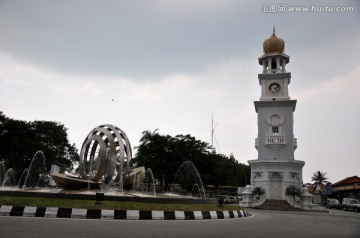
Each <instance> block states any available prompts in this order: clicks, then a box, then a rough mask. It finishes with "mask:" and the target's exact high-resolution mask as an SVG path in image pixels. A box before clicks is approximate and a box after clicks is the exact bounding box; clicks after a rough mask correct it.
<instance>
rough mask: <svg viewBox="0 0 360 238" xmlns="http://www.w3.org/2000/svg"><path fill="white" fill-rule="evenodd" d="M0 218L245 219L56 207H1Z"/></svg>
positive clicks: (242, 213) (237, 214)
mask: <svg viewBox="0 0 360 238" xmlns="http://www.w3.org/2000/svg"><path fill="white" fill-rule="evenodd" d="M0 216H22V217H47V218H74V219H118V220H203V219H231V218H242V217H247V216H249V214H248V213H247V211H246V210H236V211H139V210H105V209H79V208H61V207H60V208H57V207H28V206H5V205H3V206H1V207H0Z"/></svg>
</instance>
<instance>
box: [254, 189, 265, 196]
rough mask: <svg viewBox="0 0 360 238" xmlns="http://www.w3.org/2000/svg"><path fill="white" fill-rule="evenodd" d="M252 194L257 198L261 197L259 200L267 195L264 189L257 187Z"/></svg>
mask: <svg viewBox="0 0 360 238" xmlns="http://www.w3.org/2000/svg"><path fill="white" fill-rule="evenodd" d="M252 194H253V195H254V196H255V197H256V196H259V198H260V197H261V196H262V195H264V194H265V189H263V188H262V187H256V188H254V190H253V191H252Z"/></svg>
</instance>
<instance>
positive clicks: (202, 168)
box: [133, 129, 250, 191]
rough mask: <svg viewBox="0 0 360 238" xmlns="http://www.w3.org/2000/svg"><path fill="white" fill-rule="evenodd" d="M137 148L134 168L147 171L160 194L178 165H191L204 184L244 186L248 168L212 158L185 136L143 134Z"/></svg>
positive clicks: (204, 147) (203, 146)
mask: <svg viewBox="0 0 360 238" xmlns="http://www.w3.org/2000/svg"><path fill="white" fill-rule="evenodd" d="M139 142H140V144H139V146H137V147H136V148H137V153H136V155H135V158H134V159H133V161H134V166H135V165H136V166H145V168H150V169H151V170H152V172H153V174H154V177H155V179H156V180H158V181H159V182H160V185H161V188H162V190H163V191H168V190H169V188H170V186H171V184H172V183H173V180H174V177H175V175H176V172H177V170H178V169H179V168H180V166H181V164H183V163H184V162H185V161H191V162H192V163H193V164H194V165H195V167H196V168H197V170H198V172H199V173H200V175H201V180H202V183H203V185H204V186H206V185H207V184H211V185H215V186H216V187H219V186H221V185H232V186H245V180H246V179H245V175H247V174H250V173H249V170H250V168H249V166H246V165H244V164H240V163H238V162H237V161H236V160H235V159H229V158H228V157H226V156H224V155H221V154H213V153H211V152H210V151H211V150H210V146H209V144H208V143H206V142H203V141H200V140H197V139H196V138H195V137H193V136H191V135H189V134H187V135H176V136H175V137H172V136H169V135H160V134H159V133H158V129H156V130H155V131H153V132H152V131H144V132H143V133H142V137H141V138H140V141H139Z"/></svg>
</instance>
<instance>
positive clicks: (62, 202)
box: [0, 196, 241, 211]
mask: <svg viewBox="0 0 360 238" xmlns="http://www.w3.org/2000/svg"><path fill="white" fill-rule="evenodd" d="M0 205H10V206H33V207H63V208H87V209H109V210H142V211H150V210H154V211H234V210H240V209H241V207H240V206H239V205H228V204H224V205H223V206H222V207H219V206H218V205H217V204H158V203H144V202H120V201H106V200H105V201H104V202H103V204H101V205H99V204H95V201H92V200H77V199H56V198H44V197H17V196H0Z"/></svg>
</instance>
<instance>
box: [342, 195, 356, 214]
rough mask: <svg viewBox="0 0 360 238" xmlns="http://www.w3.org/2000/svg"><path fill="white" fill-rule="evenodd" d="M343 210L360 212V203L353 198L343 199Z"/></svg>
mask: <svg viewBox="0 0 360 238" xmlns="http://www.w3.org/2000/svg"><path fill="white" fill-rule="evenodd" d="M342 209H343V210H344V211H347V210H353V211H354V212H360V201H359V200H358V199H353V198H343V200H342Z"/></svg>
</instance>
